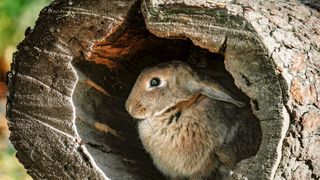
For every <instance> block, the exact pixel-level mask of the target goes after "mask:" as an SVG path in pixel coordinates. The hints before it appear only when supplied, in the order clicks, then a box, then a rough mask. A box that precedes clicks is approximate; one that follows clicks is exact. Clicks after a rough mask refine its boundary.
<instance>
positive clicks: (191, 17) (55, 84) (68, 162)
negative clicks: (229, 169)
mask: <svg viewBox="0 0 320 180" xmlns="http://www.w3.org/2000/svg"><path fill="white" fill-rule="evenodd" d="M303 3H304V4H303ZM319 7H320V6H319V3H317V2H316V1H301V2H300V1H297V0H290V1H271V0H268V1H262V0H260V1H247V0H238V1H224V0H220V1H218V0H212V1H202V0H201V1H200V0H199V1H188V0H181V1H174V0H172V1H170V0H166V1H165V0H142V1H135V0H111V1H105V0H93V1H92V0H77V1H71V0H69V1H68V0H56V1H54V2H52V4H51V5H50V6H48V7H46V8H45V9H43V11H42V12H41V14H40V17H39V19H38V21H37V23H36V26H35V28H34V29H32V30H31V29H28V30H27V31H26V38H25V40H24V41H23V42H21V43H20V45H19V46H18V51H17V52H16V53H15V55H14V61H13V64H12V70H11V72H10V73H9V75H8V76H9V84H8V88H9V95H8V103H7V118H8V120H9V127H10V130H11V137H10V139H11V141H12V143H13V145H14V146H15V148H16V149H17V150H18V153H17V157H18V159H19V160H20V162H21V163H22V164H23V165H24V167H25V168H26V169H27V171H28V173H29V174H30V175H31V176H32V177H34V178H37V179H42V178H50V179H51V178H63V179H85V178H93V179H107V178H110V179H163V178H164V177H163V176H162V175H161V173H160V172H158V171H157V170H156V168H155V167H154V166H153V164H152V160H151V159H150V157H149V156H148V155H147V154H146V153H145V152H144V150H143V147H142V145H141V143H140V141H139V138H138V135H137V133H136V129H135V126H136V124H135V123H134V121H133V120H132V119H131V118H130V116H129V115H128V114H127V113H126V112H125V109H124V102H125V100H126V97H127V95H128V93H129V92H130V89H131V87H132V85H133V83H134V81H135V78H136V77H137V75H138V74H139V72H140V71H141V70H142V69H143V68H144V67H146V66H150V65H154V64H157V63H159V62H163V61H168V60H171V59H180V60H184V61H188V62H190V63H193V64H195V66H197V67H199V69H201V68H202V67H204V68H203V70H205V71H207V72H208V73H210V72H213V71H216V72H220V73H222V74H223V78H221V79H220V81H221V83H225V84H226V86H228V87H230V88H231V89H233V92H234V93H235V94H238V95H239V97H241V98H242V99H243V100H244V101H247V102H248V104H250V106H248V109H246V110H244V112H243V119H246V118H247V119H248V124H249V125H248V127H249V128H253V132H247V133H248V134H247V135H248V136H249V135H257V136H258V135H259V133H258V132H260V129H258V128H260V127H261V133H262V136H261V137H254V138H252V139H253V142H252V143H253V144H249V145H248V146H250V145H252V146H255V145H260V146H259V149H258V150H256V151H255V152H254V155H252V156H251V157H246V158H242V161H240V162H239V163H238V164H237V166H236V168H235V169H234V173H233V177H234V178H235V179H243V178H245V177H247V178H248V179H298V178H299V179H318V178H320V140H319V125H320V110H319V108H320V77H319V69H320V53H319V51H320V13H319V11H317V8H319ZM217 54H218V55H217ZM213 74H214V73H213ZM226 81H227V82H226ZM240 90H241V91H240ZM249 122H250V123H249ZM251 122H253V123H251ZM254 122H258V123H259V127H258V126H255V125H252V124H254ZM250 124H251V125H250ZM243 138H244V139H248V137H243ZM260 140H261V141H260ZM257 141H259V142H257Z"/></svg>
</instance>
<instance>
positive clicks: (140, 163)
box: [73, 10, 261, 179]
mask: <svg viewBox="0 0 320 180" xmlns="http://www.w3.org/2000/svg"><path fill="white" fill-rule="evenodd" d="M128 17H130V18H128V21H127V23H126V24H124V25H123V26H122V27H121V28H120V29H119V30H118V31H117V32H115V33H114V34H113V35H111V36H110V37H107V38H105V39H104V40H103V41H100V42H97V43H95V45H94V46H93V47H92V49H90V50H88V51H87V52H86V53H84V56H83V57H82V58H78V59H76V60H74V61H73V67H74V68H75V70H76V71H77V75H78V83H77V85H76V87H75V90H74V93H73V103H74V106H75V111H76V126H77V130H78V133H79V135H80V137H81V139H82V140H83V143H84V144H85V146H86V148H87V149H88V151H89V153H90V155H91V156H92V157H93V159H94V161H95V162H96V164H97V165H98V166H99V168H100V169H101V170H102V171H103V172H104V173H105V174H106V176H107V177H109V178H112V179H124V178H125V179H163V178H164V177H163V176H162V175H161V173H160V172H159V171H158V170H157V169H156V168H155V167H154V166H153V163H152V160H151V158H150V157H149V155H148V154H147V153H146V152H145V151H144V149H143V146H142V144H141V142H140V140H139V136H138V134H137V129H136V122H135V121H134V120H133V119H132V118H131V117H130V115H129V114H128V113H127V112H126V110H125V108H124V104H125V101H126V98H127V97H128V95H129V93H130V90H131V88H132V86H133V84H134V82H135V80H136V78H137V76H138V75H139V73H140V72H141V71H142V70H143V69H144V68H145V67H148V66H153V65H156V64H158V63H161V62H166V61H172V60H182V61H186V62H188V63H189V64H191V65H192V66H194V67H195V68H196V69H197V70H198V71H200V72H202V73H206V74H208V75H209V76H211V77H212V78H214V79H215V80H217V81H218V82H220V83H221V84H222V85H223V86H225V87H226V88H228V89H229V90H230V91H231V93H232V94H233V95H234V96H235V97H237V99H239V100H241V101H244V102H246V104H247V106H246V108H244V109H242V110H241V114H242V115H243V118H244V119H247V122H248V123H247V126H248V127H249V128H248V129H252V132H242V133H240V134H239V136H238V137H237V140H240V141H241V139H248V138H247V137H245V134H247V135H253V134H254V135H257V136H256V137H252V138H249V139H250V140H249V141H244V142H243V144H244V146H243V147H244V148H247V149H246V150H244V151H246V153H247V154H243V155H241V156H239V160H241V159H244V158H248V157H250V156H252V155H254V154H255V153H256V152H257V151H258V147H259V144H260V140H261V128H260V125H259V121H258V119H257V118H256V117H255V116H254V115H253V114H252V112H251V107H250V106H249V104H250V103H249V101H250V100H249V98H248V97H247V96H246V95H245V94H243V93H242V92H241V91H240V90H239V89H237V87H236V86H235V85H234V83H233V78H232V76H231V75H230V74H229V73H228V72H227V71H226V70H225V68H224V64H223V60H224V57H223V56H222V55H218V54H213V53H210V52H209V51H208V50H205V49H201V48H200V47H197V46H195V45H194V44H193V43H192V42H191V41H190V40H187V39H162V38H157V37H156V36H154V35H152V34H151V33H150V32H149V31H148V30H147V29H146V28H145V24H144V22H143V18H142V15H141V14H140V12H139V11H138V10H136V11H134V12H133V11H132V12H131V14H129V15H128ZM237 113H239V112H237ZM248 149H249V150H248Z"/></svg>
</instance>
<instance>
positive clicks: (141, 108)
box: [125, 61, 244, 119]
mask: <svg viewBox="0 0 320 180" xmlns="http://www.w3.org/2000/svg"><path fill="white" fill-rule="evenodd" d="M195 94H203V95H205V96H207V97H209V98H212V99H215V100H220V101H225V102H230V103H233V104H235V105H236V106H238V107H243V106H244V103H242V102H240V101H237V100H235V99H233V98H232V97H231V96H230V95H229V93H228V91H227V90H225V89H224V88H223V87H222V86H220V85H219V84H218V83H216V82H215V81H213V80H207V79H205V78H203V77H202V78H200V76H199V75H198V73H197V72H196V71H194V70H193V69H192V68H191V67H190V66H189V65H187V64H186V63H184V62H180V61H172V62H167V63H162V64H159V65H157V66H155V67H151V68H147V69H145V70H143V71H142V72H141V74H140V75H139V77H138V79H137V81H136V83H135V84H134V86H133V88H132V90H131V93H130V95H129V97H128V99H127V101H126V105H125V106H126V110H127V111H128V112H129V113H130V115H131V116H132V117H134V118H136V119H147V118H151V117H154V116H159V115H161V114H162V113H164V112H166V111H167V110H169V109H171V108H172V107H174V106H176V105H177V104H178V103H179V102H182V101H187V100H189V99H190V98H191V97H193V96H194V95H195Z"/></svg>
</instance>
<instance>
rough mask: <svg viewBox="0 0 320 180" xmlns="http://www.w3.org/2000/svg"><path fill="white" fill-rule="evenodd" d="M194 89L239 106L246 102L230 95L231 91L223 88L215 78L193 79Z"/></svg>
mask: <svg viewBox="0 0 320 180" xmlns="http://www.w3.org/2000/svg"><path fill="white" fill-rule="evenodd" d="M190 85H191V87H192V89H193V90H196V91H198V92H199V93H201V94H203V95H205V96H208V97H209V98H211V99H215V100H220V101H225V102H229V103H232V104H234V105H236V106H237V107H239V108H242V107H244V106H245V103H243V102H241V101H238V100H235V99H234V98H232V97H231V96H230V93H229V92H228V91H227V90H226V89H225V88H223V87H222V86H221V85H219V83H217V82H216V81H213V80H210V81H208V80H197V81H193V82H192V83H191V84H190Z"/></svg>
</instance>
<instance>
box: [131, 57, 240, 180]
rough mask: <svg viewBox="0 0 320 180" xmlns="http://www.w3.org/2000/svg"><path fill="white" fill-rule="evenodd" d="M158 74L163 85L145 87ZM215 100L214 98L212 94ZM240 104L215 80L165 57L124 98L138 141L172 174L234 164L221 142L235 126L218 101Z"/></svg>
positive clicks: (204, 172)
mask: <svg viewBox="0 0 320 180" xmlns="http://www.w3.org/2000/svg"><path fill="white" fill-rule="evenodd" d="M153 77H158V78H160V79H161V81H162V83H163V84H162V85H161V86H160V87H156V88H150V87H149V86H148V85H149V82H150V79H152V78H153ZM215 98H216V99H218V100H220V102H219V101H215V100H214V99H215ZM221 100H225V101H227V102H231V103H233V104H235V105H241V103H242V102H239V101H237V100H235V99H233V98H232V97H231V96H229V95H228V94H227V91H226V90H225V89H223V88H222V87H221V86H220V85H219V84H217V83H215V82H214V83H212V82H209V81H208V80H205V81H204V80H201V78H200V77H199V76H198V74H197V73H196V72H195V71H194V70H192V69H191V68H190V67H189V66H188V65H186V64H184V63H183V62H170V63H164V64H160V65H158V66H156V67H153V68H149V69H146V70H144V71H143V72H142V73H141V75H140V76H139V77H138V79H137V82H136V83H135V85H134V87H133V89H132V91H131V94H130V95H129V97H128V99H127V102H126V109H127V111H128V112H129V113H130V114H131V115H132V116H133V117H134V118H137V119H143V120H142V121H139V122H138V129H139V135H140V138H141V140H142V143H143V145H144V147H145V149H146V150H147V152H149V153H150V155H151V156H152V159H153V161H154V164H155V165H156V166H157V167H158V168H159V170H160V171H161V172H163V173H164V174H165V175H167V176H169V177H171V178H190V179H201V178H207V177H209V176H211V175H213V174H216V175H217V174H219V172H220V171H225V172H228V170H227V169H232V168H233V166H234V164H235V163H236V162H235V161H236V158H235V154H234V151H233V150H232V149H231V150H228V149H227V148H226V147H227V146H228V144H229V143H230V141H231V140H232V138H233V136H234V134H235V132H236V131H237V129H238V125H237V123H235V122H234V121H230V122H228V121H227V122H225V120H226V117H225V115H224V114H223V112H222V108H220V107H219V106H221V104H222V106H232V108H235V106H234V105H233V104H231V103H222V102H221Z"/></svg>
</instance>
